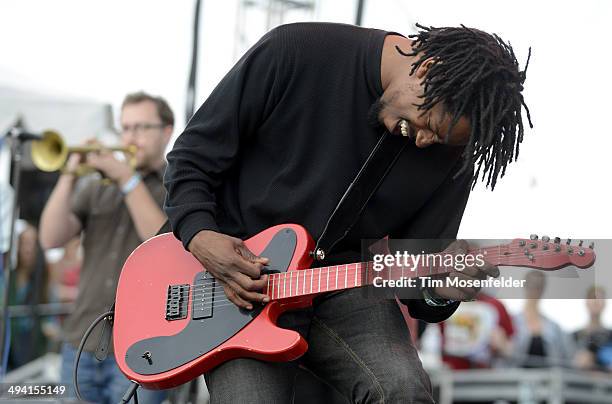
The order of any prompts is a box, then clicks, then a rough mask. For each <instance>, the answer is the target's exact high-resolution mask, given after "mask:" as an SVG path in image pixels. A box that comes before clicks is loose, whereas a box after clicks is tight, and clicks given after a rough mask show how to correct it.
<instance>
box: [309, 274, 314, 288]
mask: <svg viewBox="0 0 612 404" xmlns="http://www.w3.org/2000/svg"><path fill="white" fill-rule="evenodd" d="M313 276H314V270H313V269H311V270H310V293H312V278H313Z"/></svg>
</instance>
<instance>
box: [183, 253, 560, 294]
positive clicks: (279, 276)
mask: <svg viewBox="0 0 612 404" xmlns="http://www.w3.org/2000/svg"><path fill="white" fill-rule="evenodd" d="M538 251H539V250H538ZM534 252H537V251H534ZM559 253H560V252H556V251H550V252H546V253H538V254H537V255H534V258H537V257H542V256H548V255H557V254H559ZM517 257H521V258H526V257H527V255H525V254H524V253H523V254H508V255H504V254H502V255H499V256H497V257H495V258H517ZM371 263H372V262H371V261H370V262H369V263H356V264H355V263H354V264H341V265H338V266H336V267H321V268H304V269H298V270H293V271H289V272H281V273H274V274H268V276H269V277H270V279H273V282H274V281H278V282H281V281H282V282H286V281H287V280H288V281H290V282H293V280H294V279H293V275H289V276H288V275H287V274H293V273H298V271H300V272H299V273H303V272H301V271H308V270H313V269H315V270H317V271H315V272H311V274H310V276H309V277H314V276H315V273H318V274H321V273H323V271H324V270H325V269H327V270H328V273H333V274H335V273H336V272H342V271H344V272H348V271H352V272H353V273H354V272H355V271H357V272H363V269H364V268H363V267H364V266H367V265H368V264H371ZM364 264H366V265H364ZM512 264H514V265H516V263H509V262H500V263H498V264H495V265H497V266H508V265H512ZM351 265H355V268H349V267H350V266H351ZM357 265H360V266H361V268H358V267H357ZM522 266H525V267H528V268H530V267H529V266H528V263H527V264H522ZM449 267H451V266H449ZM534 267H535V268H542V267H541V266H534ZM440 268H446V266H442V267H440V266H437V265H436V266H432V268H431V269H432V270H435V271H439V269H440ZM391 269H392V271H400V270H401V271H402V273H403V272H404V269H400V268H397V267H392V268H391ZM453 269H454V267H453ZM407 270H408V271H410V272H411V273H414V272H418V271H423V272H426V273H425V275H429V273H428V270H429V268H428V267H427V266H422V265H420V266H419V269H417V270H416V271H415V270H414V269H413V268H409V269H407ZM450 272H451V271H449V272H447V273H450ZM459 272H461V271H459ZM443 273H444V272H438V273H435V275H441V274H443ZM304 276H308V275H304ZM328 276H329V275H328ZM351 276H352V274H351ZM418 276H421V275H416V276H414V277H418ZM298 277H299V275H298V276H296V277H295V278H296V279H295V280H296V281H297V283H298V284H299V281H298V279H297V278H298ZM319 277H321V275H319ZM302 278H304V277H302ZM213 281H217V279H206V280H205V281H204V282H213ZM267 284H270V281H268V283H267ZM188 286H189V287H190V290H192V291H197V290H198V289H199V288H200V289H206V288H210V285H203V284H195V285H194V284H188ZM219 286H222V285H219ZM298 286H299V285H298Z"/></svg>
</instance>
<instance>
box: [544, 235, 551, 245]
mask: <svg viewBox="0 0 612 404" xmlns="http://www.w3.org/2000/svg"><path fill="white" fill-rule="evenodd" d="M542 241H543V242H545V243H548V242H549V241H550V237H548V236H542Z"/></svg>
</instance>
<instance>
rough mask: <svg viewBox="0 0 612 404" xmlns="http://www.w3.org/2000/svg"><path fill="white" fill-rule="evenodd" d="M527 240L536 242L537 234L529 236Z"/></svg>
mask: <svg viewBox="0 0 612 404" xmlns="http://www.w3.org/2000/svg"><path fill="white" fill-rule="evenodd" d="M529 238H530V239H531V240H537V239H538V235H537V234H532V235H531V236H529Z"/></svg>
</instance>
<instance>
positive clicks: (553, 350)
mask: <svg viewBox="0 0 612 404" xmlns="http://www.w3.org/2000/svg"><path fill="white" fill-rule="evenodd" d="M525 280H526V282H525V293H526V298H527V300H526V301H525V307H524V308H523V311H522V312H521V313H520V314H518V315H517V316H515V317H514V318H513V323H514V328H515V334H514V338H513V345H514V349H513V352H512V359H513V362H514V365H516V366H520V367H525V368H542V367H550V366H570V364H571V361H572V357H573V352H574V344H573V341H572V340H571V338H570V337H569V335H567V334H566V333H565V332H564V331H563V330H562V329H561V327H560V326H559V325H558V324H557V323H556V322H554V321H553V320H551V319H549V318H548V317H546V316H545V315H544V314H542V312H541V311H540V300H541V298H542V295H543V293H544V289H545V287H546V278H545V277H544V274H543V273H542V272H540V271H531V272H529V273H528V274H527V276H526V277H525Z"/></svg>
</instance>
